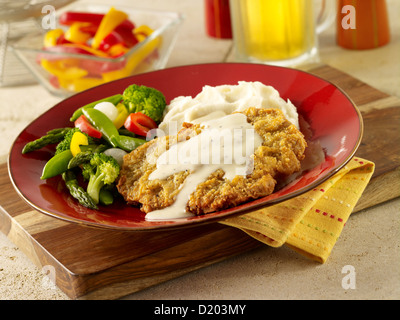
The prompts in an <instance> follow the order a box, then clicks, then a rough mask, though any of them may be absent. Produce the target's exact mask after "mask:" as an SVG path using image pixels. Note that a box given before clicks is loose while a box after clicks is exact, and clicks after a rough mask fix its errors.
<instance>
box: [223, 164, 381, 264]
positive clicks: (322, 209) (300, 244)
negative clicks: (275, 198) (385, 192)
mask: <svg viewBox="0 0 400 320" xmlns="http://www.w3.org/2000/svg"><path fill="white" fill-rule="evenodd" d="M374 169H375V165H374V163H373V162H370V161H368V160H365V159H361V158H358V157H354V158H353V159H351V161H349V163H348V164H347V165H346V166H345V167H343V168H342V169H341V170H340V171H339V172H337V173H336V174H335V175H334V176H332V177H331V178H330V179H328V180H327V181H325V182H324V183H322V184H321V185H319V186H318V187H317V188H314V189H313V190H310V191H308V192H306V193H304V194H302V195H300V196H298V197H295V198H293V199H290V200H287V201H284V202H281V203H278V204H276V205H273V206H270V207H266V208H264V209H260V210H257V211H254V212H251V213H248V214H244V215H242V216H237V217H233V218H229V219H227V220H224V221H222V222H221V223H223V224H226V225H229V226H232V227H236V228H239V229H241V230H243V231H244V232H246V233H248V234H249V235H250V236H252V237H253V238H255V239H257V240H259V241H261V242H263V243H265V244H267V245H270V246H272V247H279V246H282V245H283V244H286V245H288V246H290V247H291V248H293V249H294V250H296V251H298V252H300V253H302V254H303V255H305V256H307V257H309V258H312V259H314V260H317V261H319V262H321V263H324V262H325V261H326V260H327V258H328V257H329V255H330V253H331V251H332V248H333V246H334V245H335V243H336V241H337V239H338V237H339V235H340V233H341V232H342V229H343V227H344V225H345V224H346V221H347V219H348V218H349V216H350V214H351V212H352V211H353V209H354V207H355V205H356V204H357V201H358V200H359V199H360V197H361V195H362V193H363V191H364V189H365V188H366V186H367V184H368V182H369V180H370V179H371V176H372V174H373V172H374Z"/></svg>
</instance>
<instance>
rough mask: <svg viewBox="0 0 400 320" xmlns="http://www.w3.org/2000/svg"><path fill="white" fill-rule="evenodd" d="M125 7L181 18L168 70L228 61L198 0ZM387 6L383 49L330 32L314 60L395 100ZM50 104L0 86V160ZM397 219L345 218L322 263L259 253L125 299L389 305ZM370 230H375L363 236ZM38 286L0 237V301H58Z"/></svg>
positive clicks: (396, 71)
mask: <svg viewBox="0 0 400 320" xmlns="http://www.w3.org/2000/svg"><path fill="white" fill-rule="evenodd" d="M98 2H101V1H98ZM102 2H103V3H107V1H102ZM125 2H126V3H129V5H137V6H138V7H140V8H157V9H160V10H168V11H179V12H181V13H183V14H184V15H185V16H186V19H185V22H184V24H183V26H182V29H181V31H180V33H179V38H178V41H177V43H176V45H175V47H174V50H173V52H172V55H171V57H170V60H169V62H168V65H167V66H168V67H170V66H179V65H188V64H196V63H207V62H226V61H228V62H229V61H235V60H234V55H233V54H232V42H231V40H216V39H211V38H208V37H207V36H206V35H205V29H204V15H203V1H202V0H151V1H145V2H144V1H139V0H129V1H128V0H125V1H123V0H115V1H113V4H114V5H115V6H117V5H118V4H124V3H125ZM387 2H388V7H389V15H390V23H391V34H392V37H391V42H390V43H389V44H388V45H386V46H385V47H382V48H379V49H374V50H364V51H351V50H345V49H342V48H340V47H338V46H337V45H336V43H335V30H334V28H333V27H332V28H330V29H329V30H326V31H325V32H324V33H322V34H321V35H320V37H319V41H320V56H321V61H322V62H323V63H326V64H329V65H331V66H333V67H335V68H337V69H339V70H342V71H344V72H346V73H348V74H350V75H352V76H354V77H356V78H358V79H360V80H362V81H364V82H366V83H368V84H369V85H371V86H373V87H375V88H377V89H379V90H381V91H383V92H386V93H388V94H390V95H395V96H398V97H400V92H399V88H400V58H399V55H398V53H399V52H400V2H399V1H398V0H388V1H387ZM58 101H60V98H58V97H55V96H52V95H50V94H49V93H48V92H47V91H46V90H45V89H44V88H42V87H41V86H39V85H29V86H17V87H3V88H0V134H1V136H2V143H1V145H0V160H4V159H5V155H6V154H7V153H8V151H9V149H10V146H11V144H12V142H13V140H14V139H15V137H16V136H17V135H18V134H19V132H20V131H21V130H22V129H23V128H24V127H25V126H26V125H28V124H29V123H30V122H31V121H32V120H34V119H35V118H36V117H38V116H39V115H40V114H41V113H43V112H44V111H46V110H47V109H49V108H50V107H52V106H53V105H54V104H55V103H57V102H58ZM399 219H400V200H399V199H395V200H392V201H390V202H387V203H384V204H382V205H379V206H376V207H374V208H371V209H368V210H364V211H361V212H359V213H356V214H353V215H352V216H351V218H350V220H349V221H348V222H347V226H346V228H344V230H343V232H342V235H341V236H340V238H339V240H338V242H337V244H336V246H335V248H334V250H333V252H332V254H331V256H330V258H329V259H328V261H327V262H326V263H325V264H323V265H321V264H316V263H315V262H313V261H309V260H307V259H305V258H304V257H302V256H299V255H298V254H297V253H295V252H294V251H292V250H290V249H288V248H286V247H282V248H278V249H273V248H270V247H267V246H265V247H261V248H259V249H256V250H253V251H251V252H248V253H245V254H241V255H239V256H237V257H234V258H231V259H228V260H225V261H223V262H221V263H218V264H215V265H212V266H209V267H207V268H204V269H200V270H198V271H194V272H192V273H189V274H187V275H185V276H182V277H180V278H177V279H175V280H171V281H168V282H166V283H163V284H160V285H157V286H155V287H152V288H149V289H146V290H143V291H141V292H138V293H135V294H132V295H130V296H128V297H126V299H313V298H315V299H321V298H322V299H325V298H326V299H399V298H400V228H399V225H400V224H399ZM370 225H375V226H376V228H375V229H374V230H370V228H369V226H370ZM346 265H352V266H354V268H355V271H356V275H357V282H356V283H357V286H356V289H347V290H346V289H343V287H342V285H341V283H342V279H343V277H344V274H342V268H343V267H344V266H346ZM383 266H385V268H384V269H383ZM43 279H44V274H43V273H41V271H40V270H39V269H38V268H37V267H36V266H35V265H33V263H32V262H31V261H30V260H29V259H28V258H27V257H26V256H25V255H24V254H23V253H22V252H21V251H20V249H19V248H17V247H16V246H15V245H14V244H13V243H12V242H10V241H9V240H8V238H7V237H6V236H5V235H4V234H2V233H0V299H2V300H3V299H68V297H67V296H66V295H65V294H64V293H63V292H61V291H60V290H59V289H58V288H49V287H48V286H44V285H43Z"/></svg>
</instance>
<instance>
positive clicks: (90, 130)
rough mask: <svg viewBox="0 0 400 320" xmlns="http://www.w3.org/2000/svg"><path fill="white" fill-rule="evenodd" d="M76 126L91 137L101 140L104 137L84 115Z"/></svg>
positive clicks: (76, 122) (76, 121)
mask: <svg viewBox="0 0 400 320" xmlns="http://www.w3.org/2000/svg"><path fill="white" fill-rule="evenodd" d="M74 125H75V127H77V128H79V130H81V131H82V132H84V133H86V134H87V135H88V136H90V137H93V138H97V139H100V138H101V136H102V133H101V132H100V131H99V130H97V129H96V128H95V127H93V126H92V124H91V123H90V122H89V120H88V119H87V118H86V117H85V116H84V115H81V116H80V117H79V118H78V119H76V120H75V122H74Z"/></svg>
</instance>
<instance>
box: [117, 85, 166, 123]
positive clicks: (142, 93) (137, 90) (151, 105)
mask: <svg viewBox="0 0 400 320" xmlns="http://www.w3.org/2000/svg"><path fill="white" fill-rule="evenodd" d="M122 100H123V103H124V105H125V107H126V108H127V109H128V111H129V112H130V113H135V112H139V111H140V112H142V113H144V114H145V115H147V116H149V117H150V118H152V119H153V120H154V121H155V122H157V123H158V122H160V121H161V119H162V117H163V115H164V109H165V107H166V105H167V103H166V101H165V97H164V95H163V94H162V93H161V92H160V91H158V90H157V89H154V88H150V87H146V86H138V85H136V84H132V85H130V86H129V87H127V88H126V89H125V91H124V93H123V95H122Z"/></svg>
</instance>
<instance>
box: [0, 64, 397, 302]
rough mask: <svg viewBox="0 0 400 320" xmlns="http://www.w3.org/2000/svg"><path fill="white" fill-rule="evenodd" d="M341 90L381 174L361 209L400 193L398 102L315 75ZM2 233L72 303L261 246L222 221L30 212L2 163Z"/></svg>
mask: <svg viewBox="0 0 400 320" xmlns="http://www.w3.org/2000/svg"><path fill="white" fill-rule="evenodd" d="M309 71H310V72H311V73H314V74H316V75H318V76H320V77H322V78H324V79H326V80H329V81H331V82H332V83H334V84H336V85H338V86H339V87H341V88H342V89H343V90H344V91H345V92H346V93H347V94H348V95H349V96H350V98H351V99H352V100H353V101H354V102H355V104H356V105H357V106H358V107H359V109H360V110H361V113H362V115H363V119H364V136H363V140H362V143H361V145H360V148H359V150H358V151H357V153H356V155H357V156H359V157H363V158H365V159H368V160H371V161H374V162H375V164H376V171H375V173H374V176H373V177H372V179H371V182H370V184H369V185H368V187H367V189H366V190H365V192H364V194H363V196H362V198H361V199H360V201H359V203H358V204H357V206H356V208H355V211H359V210H362V209H365V208H368V207H371V206H374V205H377V204H379V203H382V202H384V201H387V200H390V199H393V198H395V197H398V196H399V195H400V168H399V164H400V126H399V123H400V99H398V98H396V97H392V96H389V95H387V94H384V93H382V92H380V91H379V90H376V89H374V88H372V87H370V86H368V85H367V84H365V83H363V82H361V81H359V80H357V79H355V78H353V77H351V76H349V75H347V74H344V73H343V72H341V71H338V70H336V69H334V68H331V67H329V66H326V65H321V66H318V67H316V68H313V69H311V70H309ZM0 230H1V231H2V232H3V233H5V234H6V235H7V236H8V237H9V239H10V240H11V241H13V242H14V243H15V244H16V245H17V246H19V247H20V248H21V250H23V251H24V252H25V254H26V255H27V256H28V257H29V258H30V259H31V260H32V261H33V262H34V263H35V264H36V265H37V266H38V267H39V268H42V267H43V266H47V265H49V266H52V267H54V270H55V275H56V284H57V286H58V287H59V288H60V289H61V290H63V291H64V292H65V293H66V294H67V295H68V296H69V297H70V298H72V299H115V298H118V297H121V296H124V295H127V294H130V293H133V292H137V291H139V290H142V289H144V288H147V287H149V286H152V285H155V284H158V283H161V282H163V281H166V280H169V279H172V278H176V277H178V276H180V275H183V274H185V273H188V272H190V271H193V270H196V269H199V268H202V267H205V266H207V265H210V264H212V263H216V262H218V261H221V260H223V259H227V258H229V257H231V256H233V255H236V254H240V253H242V252H245V251H247V250H251V249H253V248H256V247H257V246H260V245H261V244H260V243H259V242H257V241H256V240H254V239H253V238H251V237H249V236H247V235H246V234H245V233H244V232H242V231H240V230H238V229H234V228H231V227H227V226H223V225H220V224H218V223H215V224H207V225H205V226H198V227H194V228H189V229H187V230H175V231H162V232H139V233H130V232H119V231H110V230H101V229H95V228H88V227H84V226H81V225H78V224H71V223H68V222H64V221H61V220H58V219H55V218H52V217H48V216H46V215H44V214H41V213H39V212H37V211H35V210H34V209H32V208H31V207H30V206H29V205H28V204H26V203H25V202H24V201H23V200H22V199H21V198H20V197H19V195H18V194H17V193H16V191H15V190H14V188H13V186H12V184H11V182H10V179H9V177H8V171H7V165H6V164H5V163H2V164H0Z"/></svg>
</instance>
